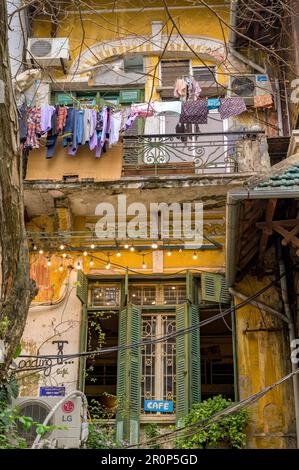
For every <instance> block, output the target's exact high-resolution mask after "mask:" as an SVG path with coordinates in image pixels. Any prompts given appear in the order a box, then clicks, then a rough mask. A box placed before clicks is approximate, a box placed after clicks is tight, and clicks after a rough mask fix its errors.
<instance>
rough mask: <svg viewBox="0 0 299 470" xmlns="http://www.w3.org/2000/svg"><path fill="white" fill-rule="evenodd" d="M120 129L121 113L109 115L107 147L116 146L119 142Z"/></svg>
mask: <svg viewBox="0 0 299 470" xmlns="http://www.w3.org/2000/svg"><path fill="white" fill-rule="evenodd" d="M120 127H121V113H120V112H118V113H114V114H111V123H110V133H109V145H110V146H112V145H114V144H117V142H118V141H119V132H120Z"/></svg>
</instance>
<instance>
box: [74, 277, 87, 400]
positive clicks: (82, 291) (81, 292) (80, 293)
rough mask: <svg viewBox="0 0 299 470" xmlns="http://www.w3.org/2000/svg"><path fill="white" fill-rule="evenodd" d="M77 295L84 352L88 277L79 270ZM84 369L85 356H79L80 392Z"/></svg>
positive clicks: (83, 379) (81, 345)
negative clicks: (79, 305)
mask: <svg viewBox="0 0 299 470" xmlns="http://www.w3.org/2000/svg"><path fill="white" fill-rule="evenodd" d="M76 294H77V297H78V298H79V299H80V301H81V302H82V320H81V331H80V346H79V348H80V353H82V352H85V351H86V348H87V322H88V315H87V302H88V279H87V276H86V275H85V274H84V273H83V271H81V269H80V270H79V271H78V274H77V289H76ZM85 370H86V358H85V357H83V356H81V357H80V359H79V390H81V391H82V392H83V391H84V388H85Z"/></svg>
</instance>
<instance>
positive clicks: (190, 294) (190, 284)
mask: <svg viewBox="0 0 299 470" xmlns="http://www.w3.org/2000/svg"><path fill="white" fill-rule="evenodd" d="M186 299H187V301H188V302H190V303H191V304H193V303H194V279H193V274H192V272H191V271H187V272H186Z"/></svg>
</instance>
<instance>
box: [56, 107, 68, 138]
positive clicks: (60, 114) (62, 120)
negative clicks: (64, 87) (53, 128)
mask: <svg viewBox="0 0 299 470" xmlns="http://www.w3.org/2000/svg"><path fill="white" fill-rule="evenodd" d="M67 114H68V109H67V107H66V106H58V110H57V134H59V133H60V132H62V131H63V129H64V127H65V125H66V120H67Z"/></svg>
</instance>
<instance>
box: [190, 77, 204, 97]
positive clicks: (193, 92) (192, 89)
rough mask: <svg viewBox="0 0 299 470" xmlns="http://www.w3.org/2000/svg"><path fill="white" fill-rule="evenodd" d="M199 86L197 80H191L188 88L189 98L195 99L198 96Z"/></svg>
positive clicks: (199, 92)
mask: <svg viewBox="0 0 299 470" xmlns="http://www.w3.org/2000/svg"><path fill="white" fill-rule="evenodd" d="M200 94H201V88H200V85H199V83H198V81H197V80H194V78H193V80H192V82H191V85H190V88H189V98H190V99H192V100H194V101H196V100H198V98H199V97H200Z"/></svg>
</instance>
